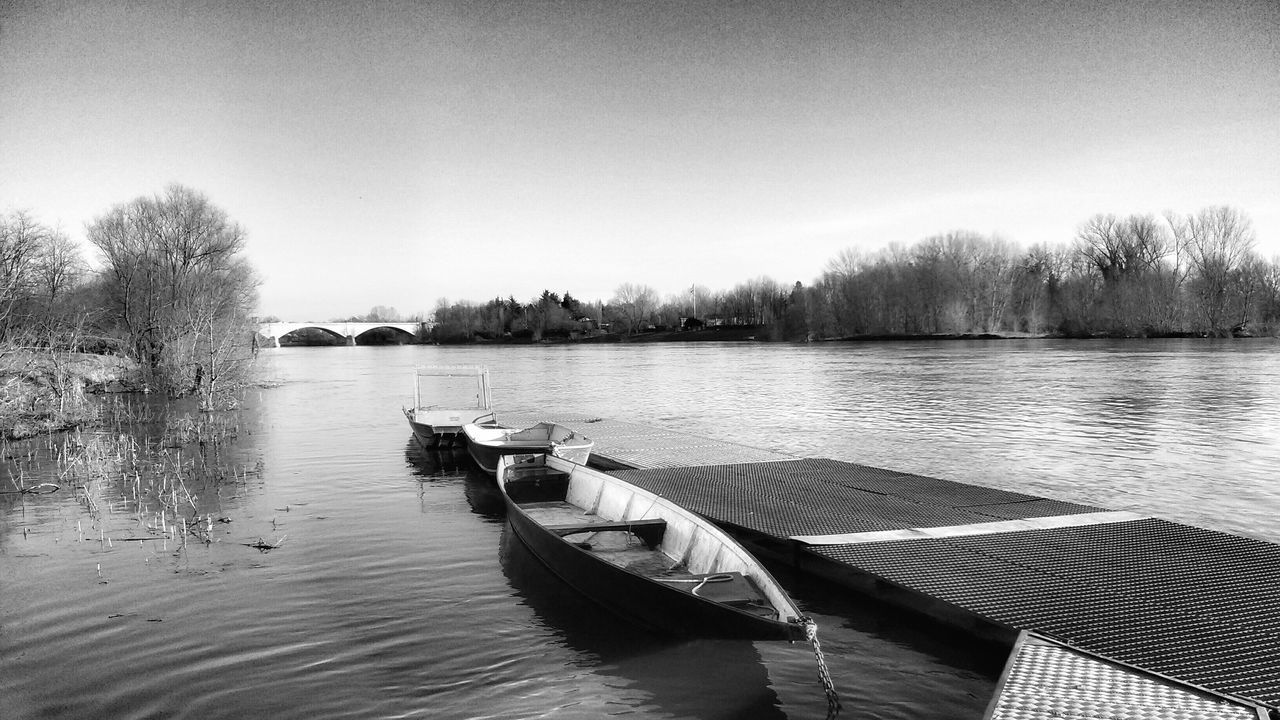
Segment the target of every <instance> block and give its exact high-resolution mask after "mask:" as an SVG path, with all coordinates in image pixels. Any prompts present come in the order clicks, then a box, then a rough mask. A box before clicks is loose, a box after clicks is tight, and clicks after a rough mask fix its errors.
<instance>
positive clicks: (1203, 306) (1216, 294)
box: [1167, 206, 1257, 335]
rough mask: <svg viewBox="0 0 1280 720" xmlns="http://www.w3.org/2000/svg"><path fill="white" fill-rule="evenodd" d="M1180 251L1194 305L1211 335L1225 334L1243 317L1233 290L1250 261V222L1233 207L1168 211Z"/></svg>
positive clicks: (1252, 238) (1243, 306)
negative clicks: (1184, 212)
mask: <svg viewBox="0 0 1280 720" xmlns="http://www.w3.org/2000/svg"><path fill="white" fill-rule="evenodd" d="M1167 218H1168V221H1169V225H1170V226H1171V227H1172V228H1173V234H1174V238H1175V241H1176V242H1177V244H1178V250H1179V253H1180V254H1181V255H1182V256H1184V257H1186V258H1187V260H1188V262H1189V267H1190V270H1191V272H1192V274H1193V278H1192V283H1193V288H1194V292H1195V295H1196V299H1197V306H1198V309H1199V311H1200V313H1201V315H1202V317H1203V319H1204V321H1205V323H1206V325H1207V327H1206V330H1207V331H1208V332H1210V333H1213V334H1218V335H1222V334H1226V333H1228V332H1229V331H1230V330H1231V328H1232V327H1233V326H1234V325H1236V324H1238V323H1243V322H1245V321H1246V320H1247V316H1246V315H1247V311H1246V303H1244V302H1243V299H1242V298H1241V296H1240V295H1241V294H1240V293H1239V292H1236V291H1238V290H1240V289H1242V288H1240V287H1239V281H1241V280H1242V279H1243V276H1242V273H1243V272H1244V270H1245V268H1246V267H1247V266H1249V265H1250V264H1251V263H1252V262H1253V261H1254V260H1255V258H1254V256H1253V247H1254V244H1255V243H1256V241H1257V239H1256V236H1255V235H1254V231H1253V223H1252V222H1251V221H1250V220H1249V218H1248V217H1247V216H1245V215H1244V214H1243V213H1241V212H1240V211H1239V210H1236V209H1235V208H1231V207H1227V206H1219V207H1209V208H1205V209H1203V210H1201V211H1200V212H1198V213H1195V214H1189V215H1186V216H1182V217H1179V216H1176V215H1173V214H1172V213H1170V214H1169V215H1168V216H1167Z"/></svg>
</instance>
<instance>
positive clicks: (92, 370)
mask: <svg viewBox="0 0 1280 720" xmlns="http://www.w3.org/2000/svg"><path fill="white" fill-rule="evenodd" d="M142 389H143V385H142V380H141V373H140V372H139V369H138V366H137V363H134V362H133V361H131V360H128V359H126V358H122V357H117V356H114V355H92V354H89V353H70V352H58V351H48V350H40V349H34V350H33V349H28V348H10V349H4V350H0V436H3V437H4V438H6V439H11V440H12V439H20V438H27V437H32V436H34V435H39V434H42V433H48V432H56V431H59V430H66V429H70V428H74V427H77V426H80V425H84V424H90V423H92V422H94V421H95V420H97V419H98V417H99V416H100V410H101V405H102V403H101V400H100V396H102V395H103V394H106V393H118V392H137V391H140V390H142Z"/></svg>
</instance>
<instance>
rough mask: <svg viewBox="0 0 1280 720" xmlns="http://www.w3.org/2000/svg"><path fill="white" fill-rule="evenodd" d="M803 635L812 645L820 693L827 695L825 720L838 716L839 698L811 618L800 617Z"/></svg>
mask: <svg viewBox="0 0 1280 720" xmlns="http://www.w3.org/2000/svg"><path fill="white" fill-rule="evenodd" d="M800 622H801V623H802V624H803V625H804V635H805V637H806V638H807V639H808V640H809V642H810V643H811V644H812V645H813V656H814V657H815V658H817V660H818V677H819V678H820V679H821V680H822V691H823V692H824V693H826V695H827V720H831V718H834V717H835V716H837V715H839V714H840V710H841V707H840V696H839V695H837V694H836V684H835V682H833V681H832V680H831V671H830V670H828V669H827V658H826V656H824V655H823V654H822V643H820V642H818V623H816V622H814V621H813V618H810V617H802V618H800Z"/></svg>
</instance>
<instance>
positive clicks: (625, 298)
mask: <svg viewBox="0 0 1280 720" xmlns="http://www.w3.org/2000/svg"><path fill="white" fill-rule="evenodd" d="M612 303H613V304H615V305H617V306H618V307H619V309H620V310H621V311H622V314H623V316H624V318H625V319H626V322H627V332H628V333H632V332H635V330H636V328H638V327H640V326H641V324H642V323H645V322H648V320H649V315H650V314H651V313H652V312H653V311H654V310H655V309H656V308H657V306H658V292H657V291H656V290H654V289H653V288H651V287H649V286H648V285H636V284H634V283H623V284H621V285H619V286H618V288H617V289H616V290H614V291H613V300H612Z"/></svg>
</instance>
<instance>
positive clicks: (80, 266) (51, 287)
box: [34, 230, 89, 304]
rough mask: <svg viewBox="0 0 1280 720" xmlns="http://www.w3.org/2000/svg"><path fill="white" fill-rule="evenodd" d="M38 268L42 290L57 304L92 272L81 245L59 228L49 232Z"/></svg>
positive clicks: (36, 275)
mask: <svg viewBox="0 0 1280 720" xmlns="http://www.w3.org/2000/svg"><path fill="white" fill-rule="evenodd" d="M34 270H35V281H36V284H37V285H38V286H39V289H40V293H41V294H42V295H43V296H44V298H45V299H46V300H47V301H48V302H49V303H50V304H53V303H56V302H57V301H58V300H59V299H60V298H61V297H62V295H63V294H64V293H65V292H66V291H67V290H70V289H71V288H73V287H75V286H76V285H77V284H78V283H80V281H81V280H82V279H83V278H84V277H85V276H86V275H88V273H89V266H88V265H87V264H86V263H85V261H84V256H83V255H81V254H80V248H79V246H77V245H76V243H75V242H74V241H73V240H72V239H71V238H69V237H67V234H66V233H64V232H61V231H58V230H55V231H52V232H51V233H49V236H48V241H47V242H46V243H45V245H44V248H43V249H42V252H41V253H40V255H39V257H38V258H36V262H35V268H34Z"/></svg>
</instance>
